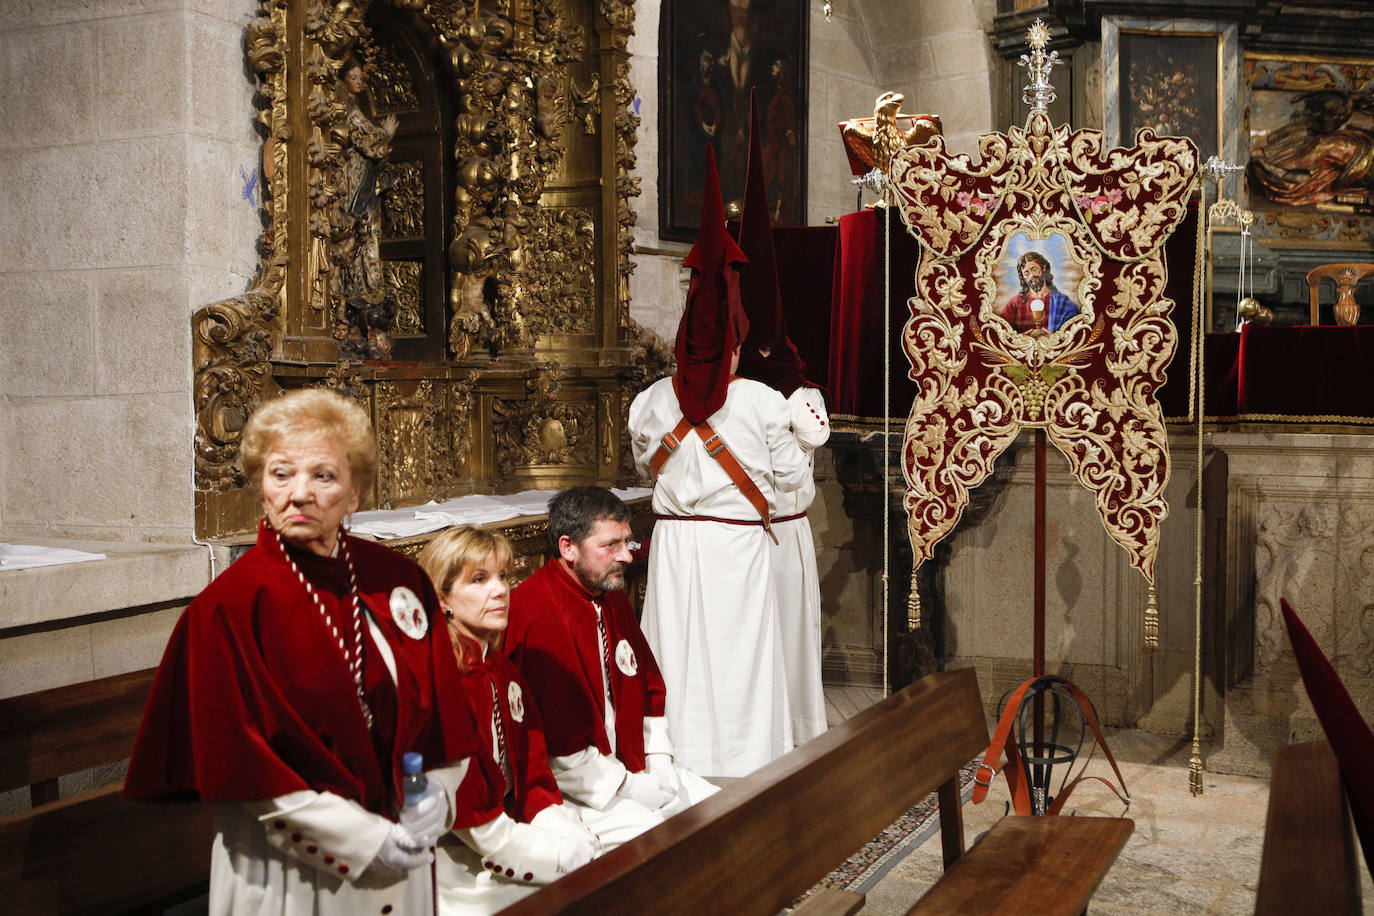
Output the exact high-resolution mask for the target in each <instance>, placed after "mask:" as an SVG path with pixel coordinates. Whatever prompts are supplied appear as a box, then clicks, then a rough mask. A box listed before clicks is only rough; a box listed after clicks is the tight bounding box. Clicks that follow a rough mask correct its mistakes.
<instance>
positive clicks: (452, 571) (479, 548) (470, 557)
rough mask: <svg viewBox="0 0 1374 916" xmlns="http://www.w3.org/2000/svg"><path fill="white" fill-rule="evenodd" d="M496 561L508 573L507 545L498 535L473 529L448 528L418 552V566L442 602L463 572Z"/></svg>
mask: <svg viewBox="0 0 1374 916" xmlns="http://www.w3.org/2000/svg"><path fill="white" fill-rule="evenodd" d="M492 556H494V557H496V563H497V565H499V566H500V567H501V568H502V569H504V570H509V569H510V563H511V558H512V557H513V556H514V552H513V551H512V550H511V546H510V541H508V540H506V536H505V535H504V534H501V533H500V532H497V531H487V530H486V529H484V528H475V527H473V526H472V525H460V526H459V527H457V528H450V529H448V530H447V531H445V532H443V533H442V534H440V535H439V536H438V537H436V538H435V539H434V540H432V541H430V542H429V543H428V544H426V545H425V549H424V550H422V551H420V566H421V567H422V568H423V569H424V571H425V572H426V573H428V574H429V578H430V581H431V582H433V583H434V590H435V591H437V592H438V593H439V597H440V598H443V597H444V596H445V595H447V594H448V591H449V589H451V588H453V582H454V580H455V579H457V578H458V577H459V576H461V575H462V574H463V573H464V572H465V571H467V570H468V569H471V568H472V567H474V566H476V565H477V564H479V563H481V562H482V561H483V560H485V559H486V558H487V557H492Z"/></svg>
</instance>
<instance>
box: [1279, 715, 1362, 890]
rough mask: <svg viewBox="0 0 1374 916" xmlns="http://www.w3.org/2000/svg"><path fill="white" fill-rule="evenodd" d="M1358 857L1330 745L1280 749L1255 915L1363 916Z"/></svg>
mask: <svg viewBox="0 0 1374 916" xmlns="http://www.w3.org/2000/svg"><path fill="white" fill-rule="evenodd" d="M1358 855H1359V853H1358V850H1357V848H1356V845H1355V838H1354V835H1353V832H1352V830H1351V827H1350V809H1349V806H1348V804H1347V802H1346V797H1345V789H1344V787H1343V786H1342V785H1341V771H1340V767H1339V766H1338V765H1337V764H1336V755H1335V754H1334V753H1332V751H1331V745H1330V744H1328V743H1327V742H1325V741H1310V742H1308V743H1306V744H1290V745H1287V746H1285V747H1281V748H1279V751H1278V754H1276V755H1275V757H1274V772H1273V777H1272V779H1271V780H1270V783H1269V808H1268V813H1267V814H1266V816H1265V821H1264V852H1263V854H1262V855H1261V857H1260V877H1259V887H1258V889H1257V890H1256V894H1255V912H1256V913H1257V914H1263V916H1270V914H1274V916H1277V914H1280V913H1282V914H1290V913H1333V914H1339V913H1352V914H1353V913H1359V912H1360V875H1359V872H1358V870H1357V869H1358V868H1359V867H1360V866H1359V860H1358Z"/></svg>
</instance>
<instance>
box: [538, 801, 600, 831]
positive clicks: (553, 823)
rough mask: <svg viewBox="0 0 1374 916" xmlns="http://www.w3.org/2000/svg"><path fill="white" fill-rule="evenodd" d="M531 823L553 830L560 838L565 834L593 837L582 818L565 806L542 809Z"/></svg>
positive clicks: (551, 806) (550, 806)
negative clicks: (582, 834)
mask: <svg viewBox="0 0 1374 916" xmlns="http://www.w3.org/2000/svg"><path fill="white" fill-rule="evenodd" d="M530 823H531V824H533V825H534V826H536V827H539V828H540V829H547V830H552V831H553V832H554V833H557V834H559V835H560V836H561V835H563V834H565V833H585V834H587V835H588V836H592V834H591V833H590V832H589V831H588V830H587V828H586V827H584V826H583V824H582V818H580V817H578V816H577V815H576V814H575V813H574V812H573V810H572V809H571V808H569V807H568V806H567V805H563V804H558V805H549V806H548V807H545V808H542V809H540V811H539V813H538V814H536V815H535V816H534V817H533V818H531V819H530Z"/></svg>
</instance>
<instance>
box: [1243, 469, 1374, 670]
mask: <svg viewBox="0 0 1374 916" xmlns="http://www.w3.org/2000/svg"><path fill="white" fill-rule="evenodd" d="M1256 521H1257V526H1258V530H1257V536H1256V541H1255V552H1256V553H1255V574H1256V596H1255V598H1256V600H1255V605H1256V606H1255V642H1256V670H1257V673H1267V672H1270V671H1272V670H1273V669H1274V667H1275V666H1276V665H1278V666H1283V667H1287V666H1289V665H1291V662H1292V649H1291V648H1290V646H1289V643H1288V635H1287V632H1286V631H1285V629H1284V625H1283V617H1282V615H1281V614H1280V613H1279V598H1280V597H1282V598H1286V599H1288V602H1289V603H1290V604H1291V605H1293V607H1294V608H1296V609H1297V610H1298V613H1299V614H1300V615H1301V616H1302V619H1303V622H1304V623H1305V624H1306V625H1307V627H1308V629H1309V630H1310V631H1311V632H1312V635H1313V637H1314V638H1315V639H1316V640H1317V642H1318V643H1319V644H1320V645H1321V647H1322V650H1323V651H1324V652H1326V653H1327V655H1328V656H1329V657H1330V658H1331V659H1332V661H1333V663H1334V664H1335V665H1336V669H1337V670H1338V671H1339V672H1340V673H1341V675H1342V676H1344V677H1352V676H1353V677H1368V676H1370V675H1371V674H1374V670H1372V667H1371V666H1372V663H1374V659H1371V654H1374V496H1365V497H1360V496H1356V495H1352V494H1341V495H1339V496H1337V497H1336V498H1334V499H1333V498H1332V494H1331V492H1330V491H1325V492H1314V493H1312V494H1311V495H1310V498H1308V499H1304V500H1302V501H1288V500H1287V499H1284V500H1274V501H1266V502H1263V503H1262V504H1261V505H1260V506H1259V508H1258V510H1257V512H1256Z"/></svg>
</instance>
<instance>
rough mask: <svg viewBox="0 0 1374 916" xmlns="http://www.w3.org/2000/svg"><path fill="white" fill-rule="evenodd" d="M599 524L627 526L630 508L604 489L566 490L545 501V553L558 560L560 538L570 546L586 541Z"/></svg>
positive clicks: (590, 487)
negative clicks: (549, 553)
mask: <svg viewBox="0 0 1374 916" xmlns="http://www.w3.org/2000/svg"><path fill="white" fill-rule="evenodd" d="M602 520H606V521H611V522H628V521H629V520H630V507H629V506H627V505H625V504H624V503H623V502H621V501H620V497H618V496H616V495H615V494H614V493H612V492H611V491H610V490H607V489H606V488H605V487H592V486H586V487H569V488H568V489H566V490H564V491H563V492H561V493H559V494H558V495H557V496H555V497H554V498H553V499H551V500H549V550H550V552H551V553H552V554H553V555H554V556H555V557H556V556H558V541H559V539H560V538H562V537H563V535H565V534H566V535H567V536H568V540H570V541H572V542H573V543H574V544H580V543H582V542H583V541H585V540H586V539H587V536H588V535H589V534H591V533H592V529H593V528H595V527H596V523H597V522H599V521H602Z"/></svg>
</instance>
